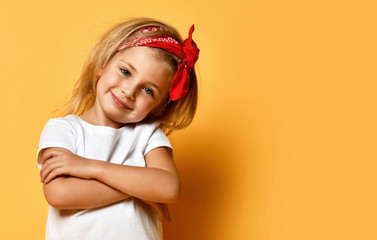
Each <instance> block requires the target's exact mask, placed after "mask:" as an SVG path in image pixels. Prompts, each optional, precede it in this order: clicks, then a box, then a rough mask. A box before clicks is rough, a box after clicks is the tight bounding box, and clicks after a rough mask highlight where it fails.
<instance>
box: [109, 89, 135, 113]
mask: <svg viewBox="0 0 377 240" xmlns="http://www.w3.org/2000/svg"><path fill="white" fill-rule="evenodd" d="M110 93H111V97H112V98H113V101H114V103H115V105H117V106H118V107H120V108H122V109H125V110H132V108H130V107H129V106H128V105H127V104H126V103H125V102H123V101H122V100H120V99H119V98H118V97H117V96H116V95H115V94H114V93H112V92H111V91H110Z"/></svg>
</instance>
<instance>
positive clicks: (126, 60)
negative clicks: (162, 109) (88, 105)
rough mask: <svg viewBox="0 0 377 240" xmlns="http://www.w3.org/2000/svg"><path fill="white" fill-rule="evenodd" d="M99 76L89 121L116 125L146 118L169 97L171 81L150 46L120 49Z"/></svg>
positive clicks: (116, 126) (169, 75)
mask: <svg viewBox="0 0 377 240" xmlns="http://www.w3.org/2000/svg"><path fill="white" fill-rule="evenodd" d="M98 75H99V80H98V82H97V93H96V100H95V103H94V105H93V107H92V109H90V110H89V112H91V114H90V116H91V117H90V118H91V119H90V122H93V123H95V124H96V125H104V126H109V127H115V128H119V127H122V126H124V125H125V124H127V123H135V122H140V121H141V120H143V119H144V118H145V117H146V116H147V115H148V113H149V112H150V111H151V110H152V109H153V108H154V107H156V106H157V105H159V104H160V103H161V101H162V100H165V99H166V97H167V94H168V91H169V87H170V84H171V81H172V76H171V73H170V72H169V70H168V69H167V67H166V65H164V63H163V62H162V61H161V59H159V57H158V56H157V53H156V52H155V51H154V50H153V49H151V48H149V47H132V48H129V49H126V50H123V51H120V52H119V53H117V54H116V55H115V56H114V57H113V59H112V60H111V61H110V62H109V63H108V64H107V65H106V67H105V68H103V69H102V70H101V71H100V72H99V74H98Z"/></svg>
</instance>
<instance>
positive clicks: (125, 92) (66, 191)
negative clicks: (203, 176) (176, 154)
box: [38, 18, 199, 240]
mask: <svg viewBox="0 0 377 240" xmlns="http://www.w3.org/2000/svg"><path fill="white" fill-rule="evenodd" d="M193 30H194V28H193V26H192V27H191V29H190V31H189V36H188V38H187V39H186V40H185V41H184V42H182V40H181V37H180V36H179V34H178V32H177V31H176V30H175V29H174V28H173V27H171V26H170V25H168V24H165V23H162V22H159V21H156V20H153V19H146V18H142V19H140V18H139V19H132V20H129V21H126V22H124V23H121V24H119V25H117V26H115V27H114V28H112V29H111V30H110V31H108V32H107V33H105V34H104V35H103V36H102V38H101V39H100V41H99V42H98V44H97V45H96V46H95V48H94V49H93V50H92V52H91V53H90V55H89V58H88V60H87V62H86V64H85V66H84V68H83V71H82V74H81V77H80V78H79V80H78V82H77V83H76V85H75V88H74V92H73V95H72V97H71V99H70V101H69V102H68V103H67V105H66V106H67V112H66V113H67V116H65V117H61V118H55V119H50V120H49V121H48V122H47V124H46V126H45V127H44V129H43V131H42V134H41V139H40V144H39V150H38V165H39V167H40V169H41V171H40V177H41V181H42V182H43V191H44V194H45V197H46V200H47V201H48V203H49V204H50V205H51V207H50V210H49V214H48V220H47V228H46V239H64V240H66V239H70V240H72V239H90V240H93V239H101V240H103V239H111V240H114V239H161V238H162V230H161V224H160V219H159V217H158V213H160V215H166V214H167V208H166V205H165V204H166V203H170V202H174V201H176V200H177V198H178V196H179V194H180V180H179V176H178V172H177V169H176V167H175V165H174V162H173V153H172V148H171V145H170V143H169V140H168V139H167V137H166V135H167V134H169V133H171V132H172V131H173V130H176V129H181V128H184V127H187V126H188V125H189V124H190V123H191V121H192V119H193V117H194V114H195V110H196V105H197V80H196V74H195V71H194V69H193V66H194V64H195V62H196V61H197V59H198V54H199V49H198V48H197V47H196V44H195V43H194V41H193V40H192V32H193ZM164 133H165V134H166V135H165V134H164ZM156 210H157V211H156Z"/></svg>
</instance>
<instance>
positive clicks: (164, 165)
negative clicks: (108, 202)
mask: <svg viewBox="0 0 377 240" xmlns="http://www.w3.org/2000/svg"><path fill="white" fill-rule="evenodd" d="M145 160H146V163H147V168H144V167H132V166H124V165H118V164H112V163H108V162H98V164H97V166H96V168H95V170H94V174H93V177H94V178H95V179H97V180H99V181H101V182H103V183H105V184H108V185H110V186H112V187H114V188H116V189H118V190H120V191H122V192H125V193H128V194H130V195H132V196H135V197H137V198H140V199H143V200H146V201H153V202H161V203H171V202H175V201H176V200H177V199H178V197H179V195H180V191H181V184H180V178H179V175H178V171H177V169H176V167H175V165H174V161H173V153H172V150H171V149H170V148H166V147H160V148H155V149H153V150H151V151H150V152H149V153H148V154H147V155H146V156H145Z"/></svg>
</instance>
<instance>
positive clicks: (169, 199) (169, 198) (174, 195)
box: [165, 181, 181, 203]
mask: <svg viewBox="0 0 377 240" xmlns="http://www.w3.org/2000/svg"><path fill="white" fill-rule="evenodd" d="M166 190H167V191H166V197H165V199H166V200H165V203H174V202H177V201H178V199H179V197H180V196H181V183H180V182H179V181H178V182H176V183H174V184H171V185H170V186H169V187H167V188H166Z"/></svg>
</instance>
